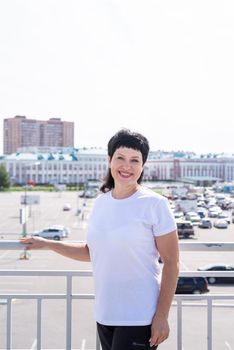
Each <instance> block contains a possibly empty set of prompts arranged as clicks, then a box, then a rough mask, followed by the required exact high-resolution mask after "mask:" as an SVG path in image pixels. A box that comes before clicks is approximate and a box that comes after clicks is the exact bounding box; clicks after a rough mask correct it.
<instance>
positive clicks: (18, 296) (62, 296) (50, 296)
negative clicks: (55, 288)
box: [0, 293, 94, 300]
mask: <svg viewBox="0 0 234 350" xmlns="http://www.w3.org/2000/svg"><path fill="white" fill-rule="evenodd" d="M66 297H67V294H52V293H51V294H12V293H11V294H2V293H0V299H7V300H11V299H13V298H15V299H41V300H42V299H65V298H66ZM71 297H72V298H73V299H94V294H71Z"/></svg>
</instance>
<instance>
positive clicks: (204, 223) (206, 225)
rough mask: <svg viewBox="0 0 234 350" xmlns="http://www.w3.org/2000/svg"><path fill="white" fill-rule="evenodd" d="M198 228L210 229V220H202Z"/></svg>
mask: <svg viewBox="0 0 234 350" xmlns="http://www.w3.org/2000/svg"><path fill="white" fill-rule="evenodd" d="M198 226H199V227H200V228H212V222H211V220H210V219H202V220H201V222H200V224H199V225H198Z"/></svg>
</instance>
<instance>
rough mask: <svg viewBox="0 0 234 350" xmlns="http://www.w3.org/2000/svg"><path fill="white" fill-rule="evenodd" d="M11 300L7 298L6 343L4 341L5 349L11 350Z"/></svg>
mask: <svg viewBox="0 0 234 350" xmlns="http://www.w3.org/2000/svg"><path fill="white" fill-rule="evenodd" d="M11 302H12V299H10V298H9V299H7V339H6V341H7V343H6V348H7V350H11V349H12V346H11V345H12V344H11V342H12V330H11V325H12V323H11V321H12V320H11Z"/></svg>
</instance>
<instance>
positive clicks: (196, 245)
mask: <svg viewBox="0 0 234 350" xmlns="http://www.w3.org/2000/svg"><path fill="white" fill-rule="evenodd" d="M66 242H69V243H84V241H66ZM179 245H180V250H181V251H233V250H234V242H233V241H232V242H179ZM22 249H24V245H23V244H22V243H20V241H19V240H5V239H3V240H0V250H22ZM45 249H46V248H44V249H43V250H45Z"/></svg>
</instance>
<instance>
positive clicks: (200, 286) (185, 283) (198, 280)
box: [175, 277, 209, 294]
mask: <svg viewBox="0 0 234 350" xmlns="http://www.w3.org/2000/svg"><path fill="white" fill-rule="evenodd" d="M208 292H209V288H208V281H207V279H206V278H205V277H179V278H178V282H177V287H176V292H175V293H176V294H202V293H208Z"/></svg>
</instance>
